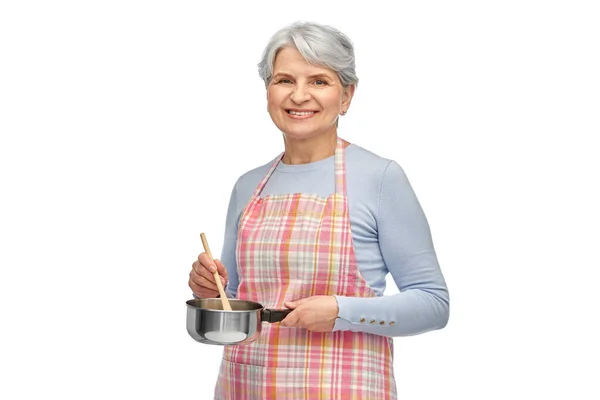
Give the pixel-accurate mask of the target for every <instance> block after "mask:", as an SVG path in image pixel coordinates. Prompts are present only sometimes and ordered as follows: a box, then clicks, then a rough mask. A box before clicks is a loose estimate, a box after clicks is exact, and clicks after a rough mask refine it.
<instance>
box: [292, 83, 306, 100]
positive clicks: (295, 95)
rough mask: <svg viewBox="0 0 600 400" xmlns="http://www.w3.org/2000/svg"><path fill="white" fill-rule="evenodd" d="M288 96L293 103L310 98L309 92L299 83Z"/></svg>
mask: <svg viewBox="0 0 600 400" xmlns="http://www.w3.org/2000/svg"><path fill="white" fill-rule="evenodd" d="M290 98H291V99H292V101H293V102H294V103H296V104H301V103H304V102H305V101H307V100H309V99H310V93H309V91H308V89H307V88H305V87H303V86H301V85H299V86H296V87H295V88H294V89H293V90H292V93H291V95H290Z"/></svg>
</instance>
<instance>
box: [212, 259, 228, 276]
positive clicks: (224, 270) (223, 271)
mask: <svg viewBox="0 0 600 400" xmlns="http://www.w3.org/2000/svg"><path fill="white" fill-rule="evenodd" d="M215 264H216V265H217V271H218V272H219V275H221V276H222V277H223V278H225V281H228V280H229V279H228V278H229V276H228V275H227V268H225V266H224V265H223V263H222V262H221V260H217V259H215Z"/></svg>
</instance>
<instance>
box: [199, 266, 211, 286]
mask: <svg viewBox="0 0 600 400" xmlns="http://www.w3.org/2000/svg"><path fill="white" fill-rule="evenodd" d="M196 274H197V275H199V276H202V277H204V278H205V279H206V280H208V281H210V282H212V283H214V284H215V285H216V282H215V276H214V274H212V273H211V272H210V271H209V270H208V269H206V268H205V267H204V266H200V267H199V268H198V272H197V273H196Z"/></svg>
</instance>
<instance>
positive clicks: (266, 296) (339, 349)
mask: <svg viewBox="0 0 600 400" xmlns="http://www.w3.org/2000/svg"><path fill="white" fill-rule="evenodd" d="M282 156H283V154H282V155H281V157H279V158H278V159H277V161H276V162H275V163H274V164H273V165H272V166H271V168H270V170H269V172H268V173H267V175H266V176H265V177H264V179H263V180H262V182H261V183H260V184H259V185H258V187H257V188H256V191H255V192H254V195H253V196H252V198H251V200H250V202H249V203H248V205H247V206H246V208H245V209H244V211H243V212H242V215H241V218H240V223H239V228H238V238H237V249H236V259H237V265H238V274H239V277H240V284H239V288H238V294H237V297H238V298H239V299H242V300H250V301H255V302H258V303H260V304H262V305H263V306H264V307H266V308H285V306H284V302H286V301H294V300H299V299H302V298H305V297H310V296H316V295H341V296H352V297H373V296H375V293H374V292H373V290H372V289H371V288H370V287H369V286H368V285H367V283H366V282H365V280H364V279H363V278H362V276H361V275H360V272H359V270H358V267H357V263H356V257H355V255H354V246H353V243H352V232H351V229H350V217H349V214H348V200H347V197H346V168H345V149H344V145H343V142H342V141H341V140H340V139H338V143H337V148H336V151H335V180H336V182H335V193H334V194H331V195H330V196H328V197H327V198H323V197H319V196H317V195H313V194H303V193H293V194H284V195H273V196H265V197H264V198H263V197H260V193H261V191H262V189H263V188H264V187H265V185H266V183H267V181H268V180H269V178H270V177H271V175H272V174H273V171H275V168H276V167H277V164H278V163H279V162H280V161H281V158H282ZM392 345H393V342H392V339H391V338H388V337H384V336H379V335H373V334H369V333H362V332H351V331H338V332H310V331H308V330H306V329H302V328H286V327H283V326H281V325H280V324H279V323H274V324H270V323H263V324H262V333H261V335H260V337H259V338H258V339H257V340H256V341H255V342H252V343H250V344H246V345H238V346H226V347H225V350H224V358H223V361H222V363H221V368H220V371H219V378H218V381H217V386H216V389H215V399H219V400H221V399H232V400H233V399H235V400H245V399H248V400H251V399H293V400H300V399H310V400H319V399H323V400H333V399H340V400H349V399H377V400H380V399H396V398H397V397H396V383H395V381H394V379H393V346H392Z"/></svg>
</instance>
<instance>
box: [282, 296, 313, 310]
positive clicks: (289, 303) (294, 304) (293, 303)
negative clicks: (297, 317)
mask: <svg viewBox="0 0 600 400" xmlns="http://www.w3.org/2000/svg"><path fill="white" fill-rule="evenodd" d="M308 299H309V297H306V298H304V299H298V300H295V301H286V302H285V306H286V307H287V308H289V309H292V310H293V309H294V308H296V307H298V306H299V305H300V304H302V303H304V302H305V301H306V300H308Z"/></svg>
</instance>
